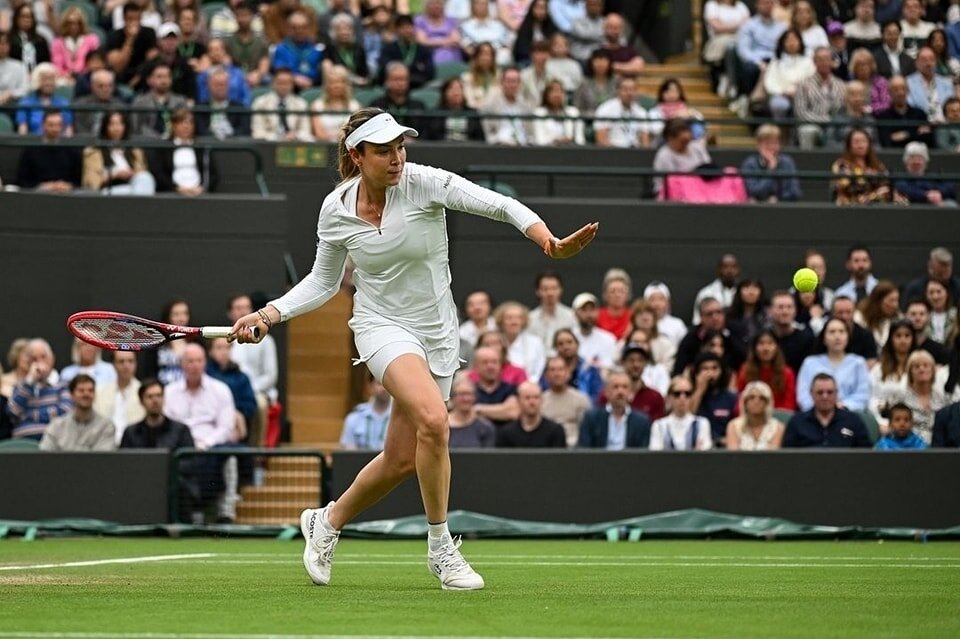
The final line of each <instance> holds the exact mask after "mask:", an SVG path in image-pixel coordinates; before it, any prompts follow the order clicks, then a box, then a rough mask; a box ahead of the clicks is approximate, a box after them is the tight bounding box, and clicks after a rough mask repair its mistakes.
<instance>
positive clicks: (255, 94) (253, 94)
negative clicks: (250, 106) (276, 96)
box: [250, 87, 272, 102]
mask: <svg viewBox="0 0 960 639" xmlns="http://www.w3.org/2000/svg"><path fill="white" fill-rule="evenodd" d="M271 90H272V89H271V88H270V87H255V88H254V89H252V90H251V91H250V101H251V102H252V101H253V100H256V99H257V98H259V97H260V96H261V95H266V94H267V93H270V91H271Z"/></svg>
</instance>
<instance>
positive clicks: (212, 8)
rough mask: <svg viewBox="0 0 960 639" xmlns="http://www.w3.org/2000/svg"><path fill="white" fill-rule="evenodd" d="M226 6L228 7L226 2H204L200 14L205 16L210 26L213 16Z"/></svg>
mask: <svg viewBox="0 0 960 639" xmlns="http://www.w3.org/2000/svg"><path fill="white" fill-rule="evenodd" d="M225 6H227V3H226V2H204V3H203V4H202V5H200V12H201V13H202V14H203V17H204V19H206V21H207V23H208V24H209V23H210V18H212V17H213V14H215V13H216V12H217V11H219V10H220V9H223V8H224V7H225Z"/></svg>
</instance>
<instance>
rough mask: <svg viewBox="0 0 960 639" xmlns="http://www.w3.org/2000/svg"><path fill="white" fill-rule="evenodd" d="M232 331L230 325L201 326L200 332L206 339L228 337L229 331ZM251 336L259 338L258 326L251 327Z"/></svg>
mask: <svg viewBox="0 0 960 639" xmlns="http://www.w3.org/2000/svg"><path fill="white" fill-rule="evenodd" d="M232 331H233V327H232V326H201V327H200V334H201V335H202V336H203V337H204V338H206V339H213V338H214V337H230V333H231V332H232ZM253 336H254V337H256V338H257V339H260V327H259V326H254V327H253Z"/></svg>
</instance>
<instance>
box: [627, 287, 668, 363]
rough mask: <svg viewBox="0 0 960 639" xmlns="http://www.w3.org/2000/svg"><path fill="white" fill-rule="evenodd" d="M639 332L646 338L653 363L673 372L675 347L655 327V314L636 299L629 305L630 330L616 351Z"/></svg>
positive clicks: (644, 301)
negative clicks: (636, 331)
mask: <svg viewBox="0 0 960 639" xmlns="http://www.w3.org/2000/svg"><path fill="white" fill-rule="evenodd" d="M635 330H641V331H643V332H644V334H645V335H646V337H647V344H648V346H649V349H650V354H651V355H652V356H653V361H654V362H656V363H657V364H661V365H662V366H664V367H666V369H667V370H673V362H674V360H675V359H676V357H677V346H676V344H674V343H673V341H671V340H670V338H668V337H667V336H665V335H661V334H660V329H659V328H658V327H657V313H656V311H655V310H654V309H653V307H652V306H650V305H649V304H648V303H647V301H646V300H644V299H637V300H636V301H635V302H634V303H633V304H631V305H630V330H628V331H627V332H626V333H624V339H623V340H622V341H620V342H618V343H617V348H618V350H623V347H624V346H626V345H627V344H628V343H629V342H632V341H633V340H632V339H629V338H630V336H631V335H632V334H633V331H635Z"/></svg>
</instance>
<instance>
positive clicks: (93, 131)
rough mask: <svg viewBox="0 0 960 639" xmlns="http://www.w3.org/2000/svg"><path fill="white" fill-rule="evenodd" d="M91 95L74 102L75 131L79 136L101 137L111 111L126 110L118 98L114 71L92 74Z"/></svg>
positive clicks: (100, 71) (101, 71)
mask: <svg viewBox="0 0 960 639" xmlns="http://www.w3.org/2000/svg"><path fill="white" fill-rule="evenodd" d="M90 88H91V93H90V94H89V95H85V96H83V97H80V98H76V99H75V100H74V101H73V107H74V109H75V111H76V113H75V115H74V122H75V126H74V130H75V131H76V133H77V134H79V135H99V133H100V130H101V128H102V126H103V119H104V117H105V116H106V114H107V113H108V112H110V111H117V110H118V109H124V107H125V105H124V103H123V102H122V101H121V100H119V99H118V98H117V97H116V94H115V92H116V82H115V80H114V75H113V71H109V70H107V69H99V70H97V71H94V72H93V73H91V74H90Z"/></svg>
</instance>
